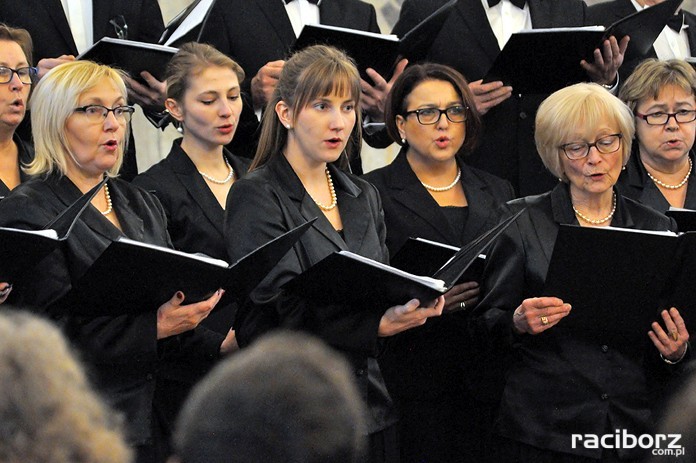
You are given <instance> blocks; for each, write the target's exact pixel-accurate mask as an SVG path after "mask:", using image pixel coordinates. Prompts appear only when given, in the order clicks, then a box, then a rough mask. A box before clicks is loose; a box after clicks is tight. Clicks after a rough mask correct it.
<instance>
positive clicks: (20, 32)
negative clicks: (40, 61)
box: [0, 23, 34, 66]
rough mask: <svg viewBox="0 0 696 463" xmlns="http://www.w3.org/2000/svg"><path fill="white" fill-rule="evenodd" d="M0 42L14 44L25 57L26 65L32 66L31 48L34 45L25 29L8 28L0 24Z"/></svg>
mask: <svg viewBox="0 0 696 463" xmlns="http://www.w3.org/2000/svg"><path fill="white" fill-rule="evenodd" d="M0 40H8V41H10V42H16V43H17V45H19V48H21V49H22V51H23V52H24V56H26V57H27V63H29V66H32V64H33V63H32V59H33V55H32V48H33V47H34V44H33V42H32V40H31V35H29V32H28V31H27V30H26V29H19V28H16V27H10V26H8V25H7V24H3V23H0Z"/></svg>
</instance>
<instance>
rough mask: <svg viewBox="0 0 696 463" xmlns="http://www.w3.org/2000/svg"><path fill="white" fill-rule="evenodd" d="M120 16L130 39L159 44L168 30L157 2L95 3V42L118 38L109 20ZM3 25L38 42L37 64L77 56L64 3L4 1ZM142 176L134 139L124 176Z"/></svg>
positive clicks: (0, 4) (25, 127)
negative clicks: (41, 61)
mask: <svg viewBox="0 0 696 463" xmlns="http://www.w3.org/2000/svg"><path fill="white" fill-rule="evenodd" d="M118 15H123V18H124V19H125V20H126V24H128V38H129V39H131V40H138V41H141V42H155V43H156V42H157V41H158V40H159V38H160V36H161V35H162V32H163V31H164V22H163V21H162V12H161V11H160V8H159V3H157V0H92V32H93V35H94V41H95V42H96V41H97V40H99V39H101V38H102V37H104V36H106V37H116V30H115V29H114V26H112V25H111V24H109V20H111V19H113V18H115V17H116V16H118ZM0 22H3V23H6V24H8V25H10V26H14V27H21V28H23V29H26V30H27V31H29V33H30V34H31V38H32V40H33V43H34V49H33V53H34V56H33V62H34V64H36V63H38V62H39V60H41V59H43V58H57V57H58V56H61V55H75V56H77V54H78V53H77V47H76V46H75V41H74V40H73V37H72V33H71V32H70V25H69V24H68V20H67V19H66V17H65V11H64V10H63V5H62V3H61V1H60V0H26V1H24V0H23V1H20V2H17V1H14V0H0ZM20 133H21V135H22V137H23V138H24V139H26V140H29V139H30V138H31V128H30V126H29V117H26V118H25V122H24V123H23V124H22V126H21V131H20ZM137 174H138V166H137V162H136V158H135V143H133V137H132V135H131V140H130V143H129V150H128V153H127V155H126V157H125V159H124V164H123V167H122V168H121V175H122V176H123V177H124V178H126V179H132V178H133V177H135V176H136V175H137Z"/></svg>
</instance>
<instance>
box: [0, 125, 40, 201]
mask: <svg viewBox="0 0 696 463" xmlns="http://www.w3.org/2000/svg"><path fill="white" fill-rule="evenodd" d="M12 141H14V142H15V144H16V145H17V158H18V159H19V180H20V182H21V183H24V182H26V181H27V180H29V176H28V175H27V174H25V173H24V170H22V166H26V165H27V164H29V163H30V162H31V161H33V160H34V147H33V146H31V145H30V144H29V143H27V142H25V141H24V140H22V139H21V138H20V137H19V135H17V134H16V133H15V134H14V135H13V136H12ZM10 191H11V190H10V189H9V188H8V187H7V185H5V182H3V181H2V180H0V199H3V198H5V196H7V195H9V194H10Z"/></svg>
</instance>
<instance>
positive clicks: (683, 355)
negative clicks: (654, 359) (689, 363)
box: [660, 343, 689, 365]
mask: <svg viewBox="0 0 696 463" xmlns="http://www.w3.org/2000/svg"><path fill="white" fill-rule="evenodd" d="M687 350H689V343H686V349H684V353H683V354H682V355H681V357H679V358H678V359H677V360H674V361H673V360H670V359H666V358H665V357H664V356H663V355H662V354H660V358H662V360H664V361H665V363H668V364H670V365H676V364H677V363H679V362H681V361H682V360H684V357H686V351H687Z"/></svg>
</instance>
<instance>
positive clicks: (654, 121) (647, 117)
mask: <svg viewBox="0 0 696 463" xmlns="http://www.w3.org/2000/svg"><path fill="white" fill-rule="evenodd" d="M636 117H639V118H641V119H643V120H644V121H645V122H647V123H648V125H666V124H667V123H668V122H669V119H670V118H671V117H673V118H674V120H675V121H677V123H678V124H686V123H687V122H693V121H696V110H693V109H681V110H679V111H677V112H676V113H663V112H662V111H659V112H656V113H650V114H641V113H638V112H637V113H636Z"/></svg>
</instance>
